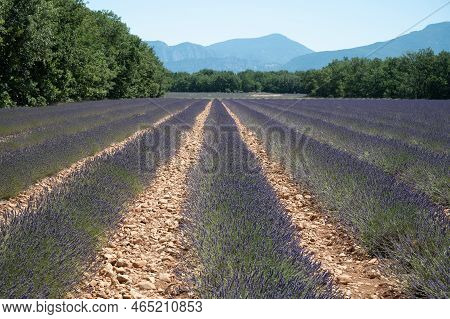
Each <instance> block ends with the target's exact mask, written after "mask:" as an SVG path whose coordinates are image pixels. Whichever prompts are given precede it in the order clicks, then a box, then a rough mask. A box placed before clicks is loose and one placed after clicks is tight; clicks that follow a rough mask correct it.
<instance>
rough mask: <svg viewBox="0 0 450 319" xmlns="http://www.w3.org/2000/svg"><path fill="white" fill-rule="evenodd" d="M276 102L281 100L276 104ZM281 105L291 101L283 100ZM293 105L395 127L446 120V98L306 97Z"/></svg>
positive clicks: (429, 125) (448, 109) (440, 124)
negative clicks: (306, 98)
mask: <svg viewBox="0 0 450 319" xmlns="http://www.w3.org/2000/svg"><path fill="white" fill-rule="evenodd" d="M280 101H283V100H278V101H277V102H276V103H277V104H280ZM269 102H270V101H269ZM282 104H283V105H290V104H292V103H290V102H289V101H286V100H284V101H283V102H282ZM296 105H298V106H299V107H306V108H310V109H313V110H321V111H325V112H329V113H337V114H342V115H345V116H347V117H348V118H353V119H358V118H365V119H367V120H370V121H373V122H375V123H384V124H391V125H395V126H398V127H411V128H417V127H419V129H420V127H426V128H428V129H429V128H435V129H442V128H443V127H446V126H447V127H448V125H449V121H450V118H449V112H450V103H449V101H448V100H407V99H401V100H392V99H308V100H299V101H298V102H297V103H296Z"/></svg>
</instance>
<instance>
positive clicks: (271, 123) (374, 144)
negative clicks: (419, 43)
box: [0, 98, 450, 299]
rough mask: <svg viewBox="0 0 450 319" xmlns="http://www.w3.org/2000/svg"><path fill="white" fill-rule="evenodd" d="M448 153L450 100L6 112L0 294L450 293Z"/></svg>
mask: <svg viewBox="0 0 450 319" xmlns="http://www.w3.org/2000/svg"><path fill="white" fill-rule="evenodd" d="M449 146H450V103H449V102H448V101H447V100H442V101H431V100H414V101H412V100H385V99H383V100H371V99H294V98H289V99H281V98H270V99H255V98H245V99H239V98H225V99H221V100H219V99H214V100H208V99H198V98H196V99H185V98H166V99H164V98H161V99H134V100H110V101H99V102H82V103H70V104H63V105H58V106H52V107H47V108H42V109H31V108H22V109H18V108H16V109H2V110H0V171H1V175H0V198H2V199H1V200H0V297H2V298H61V297H74V298H107V297H109V298H133V299H134V298H136V299H137V298H319V299H328V298H449V297H450V277H449V267H450V263H449V256H450V251H449V247H450V231H449V226H450V223H449V205H450V153H449V149H450V148H449ZM182 168H183V169H182ZM173 179H175V182H173ZM155 192H157V193H158V194H162V195H161V197H160V198H157V199H156V200H155V199H153V197H152V194H154V193H155ZM146 198H150V199H146ZM149 225H151V227H150V226H149ZM117 238H121V239H120V241H119V240H118V239H117ZM124 238H125V239H124Z"/></svg>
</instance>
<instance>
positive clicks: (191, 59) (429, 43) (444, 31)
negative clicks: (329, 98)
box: [147, 22, 450, 73]
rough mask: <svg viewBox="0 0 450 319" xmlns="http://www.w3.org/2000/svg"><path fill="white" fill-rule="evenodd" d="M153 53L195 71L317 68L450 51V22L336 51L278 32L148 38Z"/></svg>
mask: <svg viewBox="0 0 450 319" xmlns="http://www.w3.org/2000/svg"><path fill="white" fill-rule="evenodd" d="M147 43H148V45H149V46H151V47H153V49H154V51H155V53H156V55H157V56H158V57H159V58H160V59H161V61H162V62H163V63H164V65H165V66H166V67H167V68H168V69H169V70H171V71H185V72H191V73H192V72H196V71H199V70H201V69H213V70H227V71H234V72H240V71H244V70H247V69H250V70H256V71H275V70H289V71H302V70H309V69H319V68H322V67H324V66H326V65H327V64H328V63H330V62H331V61H332V60H334V59H343V58H344V57H348V58H353V57H370V58H386V57H396V56H400V55H402V54H404V53H406V52H408V51H418V50H420V49H426V48H432V49H433V50H434V51H435V52H440V51H442V50H446V51H450V22H443V23H437V24H431V25H429V26H427V27H426V28H425V29H423V30H421V31H415V32H411V33H409V34H406V35H403V36H401V37H398V38H396V39H395V40H391V41H386V42H377V43H374V44H371V45H366V46H361V47H357V48H352V49H346V50H338V51H324V52H313V51H312V50H310V49H308V48H307V47H305V46H304V45H302V44H300V43H298V42H295V41H293V40H290V39H289V38H287V37H285V36H283V35H281V34H271V35H267V36H264V37H260V38H252V39H234V40H228V41H225V42H220V43H216V44H212V45H209V46H202V45H199V44H194V43H189V42H185V43H181V44H178V45H174V46H169V45H167V44H166V43H164V42H162V41H149V42H147Z"/></svg>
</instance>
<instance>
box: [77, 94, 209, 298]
mask: <svg viewBox="0 0 450 319" xmlns="http://www.w3.org/2000/svg"><path fill="white" fill-rule="evenodd" d="M210 108H211V103H209V104H208V105H207V107H206V108H205V110H204V111H203V112H202V113H201V114H200V115H199V116H198V117H197V119H196V122H195V125H194V127H193V129H192V130H191V131H189V132H188V133H187V134H186V135H185V136H184V137H183V138H182V143H181V146H180V149H179V150H178V152H177V153H176V154H175V155H174V156H173V157H172V158H171V159H170V160H169V161H168V162H167V163H166V164H164V165H162V166H161V167H159V168H158V169H157V171H156V174H155V177H154V178H153V180H152V182H151V184H150V185H149V187H148V188H147V189H146V190H145V191H144V192H142V193H141V194H140V195H139V196H138V197H137V198H136V199H135V200H134V201H133V202H132V203H131V204H130V205H129V206H128V209H127V213H125V214H124V219H123V221H122V222H121V224H120V226H119V227H118V229H117V230H116V231H115V232H114V233H113V234H112V236H111V239H110V241H109V244H108V245H107V247H104V248H103V249H102V250H101V252H100V253H99V254H98V257H97V260H96V261H95V263H94V264H97V265H98V264H100V267H96V268H93V269H95V272H93V273H87V274H85V279H84V280H83V281H82V282H81V284H80V285H79V286H78V287H76V288H75V289H74V291H73V292H71V293H70V294H69V295H68V297H69V298H88V299H91V298H127V299H129V298H133V299H134V298H151V299H155V298H193V297H195V294H194V292H193V289H192V288H191V287H189V285H188V284H186V283H184V282H183V280H182V279H181V278H182V275H181V274H179V273H178V271H179V270H180V269H181V268H182V267H183V264H184V262H185V260H184V259H185V258H186V256H187V254H188V250H189V248H188V247H185V246H184V241H183V236H182V233H181V231H180V228H179V223H180V221H181V220H182V219H183V216H182V205H183V203H184V200H185V197H186V194H187V190H186V180H187V173H188V172H189V170H190V168H191V167H192V166H193V165H194V164H195V162H196V161H197V160H198V156H199V152H200V149H201V145H202V142H203V129H204V123H205V120H206V118H207V116H208V114H209V111H210Z"/></svg>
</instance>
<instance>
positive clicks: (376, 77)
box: [170, 49, 450, 99]
mask: <svg viewBox="0 0 450 319" xmlns="http://www.w3.org/2000/svg"><path fill="white" fill-rule="evenodd" d="M170 90H171V91H173V92H271V93H304V94H308V95H310V96H317V97H363V98H412V99H417V98H427V99H448V98H450V53H449V52H446V51H443V52H441V53H439V54H434V52H433V51H432V50H429V49H428V50H422V51H419V52H415V53H408V54H405V55H403V56H401V57H397V58H387V59H385V60H380V59H367V58H353V59H343V60H335V61H333V62H332V63H330V64H329V65H327V66H326V67H324V68H322V69H320V70H311V71H302V72H294V73H290V72H287V71H278V72H255V71H244V72H240V73H237V74H236V73H233V72H225V71H212V70H202V71H200V72H197V73H193V74H188V73H183V72H181V73H173V74H172V81H171V86H170Z"/></svg>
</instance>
